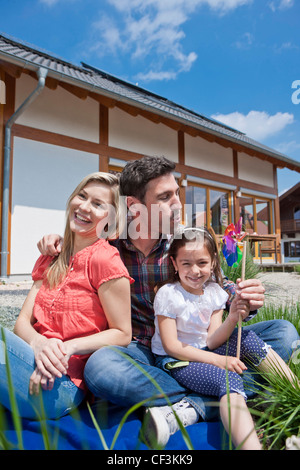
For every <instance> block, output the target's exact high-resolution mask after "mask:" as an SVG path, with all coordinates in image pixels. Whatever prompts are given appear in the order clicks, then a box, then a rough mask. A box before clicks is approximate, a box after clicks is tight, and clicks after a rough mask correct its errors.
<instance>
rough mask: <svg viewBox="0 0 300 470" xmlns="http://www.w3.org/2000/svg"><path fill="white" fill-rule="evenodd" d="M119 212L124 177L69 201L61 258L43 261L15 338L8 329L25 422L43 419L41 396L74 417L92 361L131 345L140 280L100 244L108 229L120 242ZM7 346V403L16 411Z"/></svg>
mask: <svg viewBox="0 0 300 470" xmlns="http://www.w3.org/2000/svg"><path fill="white" fill-rule="evenodd" d="M112 208H113V209H114V210H111V209H112ZM118 209H119V187H118V178H117V177H116V176H114V175H110V174H107V173H100V172H97V173H93V174H91V175H88V176H87V177H86V178H84V179H83V180H82V181H81V183H80V184H79V185H78V186H77V188H76V189H75V190H74V192H73V193H72V194H71V196H70V198H69V200H68V204H67V222H66V228H65V234H64V243H63V247H62V250H61V253H60V254H59V255H58V256H56V257H53V256H43V255H42V256H40V257H39V259H38V260H37V262H36V264H35V266H34V269H33V273H32V278H33V280H34V283H33V286H32V288H31V290H30V292H29V294H28V297H27V299H26V300H25V303H24V305H23V307H22V310H21V312H20V315H19V317H18V319H17V321H16V325H15V328H14V333H15V334H14V333H12V332H11V331H7V330H3V333H4V336H5V346H6V350H7V357H8V360H9V363H10V369H11V373H12V381H13V386H14V391H15V396H16V400H17V405H18V409H19V413H20V415H21V416H22V417H25V418H31V419H35V418H37V416H38V414H39V412H40V411H41V399H40V397H41V396H42V399H43V406H44V410H45V412H46V415H47V417H48V418H58V417H60V416H62V415H64V414H66V413H68V412H69V411H70V410H71V409H72V408H74V407H76V406H77V405H78V404H79V403H80V402H81V401H82V400H83V398H84V396H85V392H86V388H85V385H84V381H83V369H84V366H85V362H86V360H87V358H88V357H89V355H90V354H91V353H93V352H94V351H96V350H97V349H99V348H101V347H102V346H106V345H119V346H127V345H128V344H129V342H130V341H131V308H130V282H131V281H132V279H131V278H130V276H129V274H128V271H127V269H126V268H125V266H124V264H123V262H122V261H121V258H120V255H119V252H118V251H117V249H116V248H114V247H112V246H111V245H110V244H109V243H108V241H106V240H105V239H104V238H101V239H99V236H100V235H99V232H100V231H101V230H100V227H101V226H102V225H104V226H105V228H107V226H108V228H109V229H110V233H111V237H115V236H117V233H115V234H114V233H112V232H116V231H117V224H114V223H111V222H114V221H111V220H110V219H111V214H112V213H114V214H115V215H117V214H118ZM118 219H119V217H118ZM112 228H113V229H114V228H115V229H116V230H112ZM102 232H103V231H102ZM1 339H2V338H1V336H0V403H1V404H2V405H4V406H5V407H7V408H10V407H11V404H10V399H9V383H8V380H7V374H6V367H7V364H6V361H7V357H6V355H5V353H4V347H3V344H2V341H1ZM100 373H101V371H100ZM40 389H42V390H40Z"/></svg>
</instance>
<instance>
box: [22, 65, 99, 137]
mask: <svg viewBox="0 0 300 470" xmlns="http://www.w3.org/2000/svg"><path fill="white" fill-rule="evenodd" d="M36 86H37V81H36V80H34V78H32V77H30V76H29V75H26V74H23V75H22V76H21V78H19V79H18V80H17V81H16V109H17V108H18V107H19V106H20V105H21V104H22V103H23V102H24V100H25V99H26V98H27V97H28V96H29V95H30V93H31V92H32V91H33V90H34V89H35V88H36ZM17 123H18V124H23V125H25V126H31V127H34V128H36V129H42V130H46V131H50V132H55V133H57V134H62V135H67V136H70V137H76V138H78V139H83V140H88V141H90V142H96V143H98V142H99V104H98V103H97V101H95V100H93V99H91V98H87V99H86V100H81V99H79V98H78V97H76V96H74V95H72V94H71V93H69V92H68V91H66V90H64V89H63V88H61V87H59V86H58V87H57V89H56V90H50V89H49V88H47V87H45V88H44V89H43V91H42V92H41V94H40V95H39V96H38V97H37V98H36V100H35V101H34V102H33V103H32V104H31V105H30V106H29V108H27V109H26V111H25V112H24V113H23V114H21V116H20V117H19V119H18V120H17Z"/></svg>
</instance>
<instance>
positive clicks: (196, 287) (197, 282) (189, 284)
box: [171, 242, 213, 295]
mask: <svg viewBox="0 0 300 470" xmlns="http://www.w3.org/2000/svg"><path fill="white" fill-rule="evenodd" d="M171 259H172V263H173V265H174V268H175V270H176V271H178V276H179V279H180V283H181V285H182V287H183V288H184V289H185V290H186V291H187V292H190V293H191V294H196V295H201V294H203V284H205V282H206V281H208V279H209V278H210V276H211V272H212V267H213V266H212V260H211V257H210V254H209V252H208V250H207V248H206V247H205V246H204V245H203V244H199V243H192V242H191V243H187V244H186V245H185V246H183V247H181V248H179V249H178V252H177V256H176V259H173V258H171Z"/></svg>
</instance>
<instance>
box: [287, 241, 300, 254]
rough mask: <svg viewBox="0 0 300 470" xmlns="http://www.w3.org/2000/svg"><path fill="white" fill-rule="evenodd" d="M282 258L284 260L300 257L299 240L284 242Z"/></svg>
mask: <svg viewBox="0 0 300 470" xmlns="http://www.w3.org/2000/svg"><path fill="white" fill-rule="evenodd" d="M284 256H285V257H286V258H297V257H300V240H299V241H293V242H284Z"/></svg>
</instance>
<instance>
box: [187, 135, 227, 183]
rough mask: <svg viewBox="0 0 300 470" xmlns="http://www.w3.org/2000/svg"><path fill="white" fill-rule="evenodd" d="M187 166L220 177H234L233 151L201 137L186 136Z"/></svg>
mask: <svg viewBox="0 0 300 470" xmlns="http://www.w3.org/2000/svg"><path fill="white" fill-rule="evenodd" d="M185 164H186V165H189V166H193V167H195V168H201V169H202V170H206V171H212V172H214V173H219V174H220V175H226V176H233V155H232V149H231V148H225V147H222V146H221V145H218V144H216V143H212V142H209V141H207V140H205V139H202V138H201V137H191V136H189V135H187V134H186V135H185Z"/></svg>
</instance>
